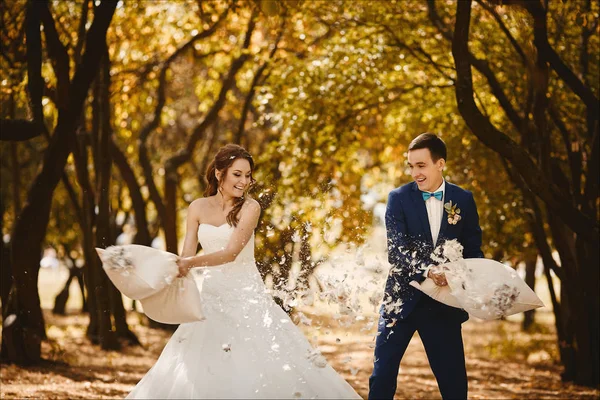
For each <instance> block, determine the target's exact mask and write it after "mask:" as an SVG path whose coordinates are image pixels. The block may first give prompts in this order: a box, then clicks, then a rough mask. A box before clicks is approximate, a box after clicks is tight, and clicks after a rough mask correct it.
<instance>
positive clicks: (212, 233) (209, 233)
mask: <svg viewBox="0 0 600 400" xmlns="http://www.w3.org/2000/svg"><path fill="white" fill-rule="evenodd" d="M233 229H234V227H233V226H230V225H229V224H223V225H220V226H215V225H210V224H200V226H199V227H198V241H199V242H200V244H201V245H202V249H204V252H205V253H206V254H209V253H214V252H216V251H219V250H223V249H225V247H227V244H228V243H229V239H230V238H231V234H232V233H233ZM233 263H254V234H252V236H251V237H250V240H248V243H246V246H244V248H243V249H242V251H241V252H240V254H238V256H237V257H236V259H235V261H233V262H232V263H230V264H233ZM225 265H228V264H225Z"/></svg>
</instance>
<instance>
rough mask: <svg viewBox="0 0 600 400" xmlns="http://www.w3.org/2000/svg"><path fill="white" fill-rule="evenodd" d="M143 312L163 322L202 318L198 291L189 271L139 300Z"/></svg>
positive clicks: (173, 322)
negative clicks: (156, 291) (158, 290)
mask: <svg viewBox="0 0 600 400" xmlns="http://www.w3.org/2000/svg"><path fill="white" fill-rule="evenodd" d="M140 302H141V303H142V307H143V308H144V314H146V315H147V316H148V317H150V318H152V319H153V320H155V321H157V322H162V323H164V324H183V323H186V322H195V321H201V320H203V319H204V315H203V313H202V305H201V300H200V292H199V291H198V286H197V284H196V281H195V280H194V278H193V275H192V274H191V273H189V274H187V275H186V276H185V277H183V278H175V281H174V282H173V283H171V284H170V285H169V286H167V287H166V288H164V289H163V290H161V291H160V292H158V293H156V294H154V295H152V296H149V297H146V298H143V299H142V300H140Z"/></svg>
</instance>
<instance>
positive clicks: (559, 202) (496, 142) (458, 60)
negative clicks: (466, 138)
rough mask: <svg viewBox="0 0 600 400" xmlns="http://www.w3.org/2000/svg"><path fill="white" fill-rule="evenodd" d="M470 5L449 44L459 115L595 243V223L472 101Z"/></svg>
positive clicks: (462, 6)
mask: <svg viewBox="0 0 600 400" xmlns="http://www.w3.org/2000/svg"><path fill="white" fill-rule="evenodd" d="M471 3H472V0H465V1H460V2H458V3H457V13H456V22H455V29H454V37H453V41H452V54H453V56H454V61H455V65H456V71H457V85H456V100H457V104H458V109H459V111H460V113H461V115H462V116H463V118H464V120H465V122H466V124H467V126H469V128H470V129H471V131H472V132H473V133H474V134H475V136H477V137H478V138H479V139H480V140H481V141H482V142H483V143H484V144H485V145H486V146H488V147H490V148H491V149H493V150H494V151H496V152H497V153H498V154H500V156H501V157H504V158H506V159H507V160H509V161H510V162H511V163H512V164H513V165H515V166H517V167H518V170H519V172H520V174H521V176H522V177H523V179H524V180H525V182H527V185H528V187H529V188H530V189H531V190H532V191H534V192H535V193H536V195H537V196H538V197H540V199H542V200H543V201H544V203H546V204H547V205H548V207H549V209H550V210H551V211H552V212H555V213H556V215H558V216H560V218H561V219H562V220H563V221H564V223H565V224H567V225H568V226H569V227H570V228H571V229H572V230H573V231H574V232H576V233H578V234H581V235H583V236H584V237H588V238H590V240H596V241H597V240H598V224H597V223H596V222H595V219H594V218H593V217H591V216H588V215H586V214H584V213H583V212H581V211H580V210H578V209H577V208H576V207H574V206H573V204H572V202H571V201H570V199H569V198H568V197H567V196H565V195H564V193H563V191H561V190H560V189H559V188H558V187H556V185H555V184H554V183H553V182H552V181H549V180H548V178H547V176H546V175H545V174H544V173H543V172H542V171H540V170H539V168H538V167H537V166H536V165H535V163H534V162H533V161H532V160H531V158H530V157H529V155H528V154H527V152H526V151H525V150H524V149H523V148H521V147H520V146H519V145H518V144H517V143H515V142H514V141H513V140H512V139H511V138H510V137H508V136H507V135H505V134H504V133H502V132H500V131H499V130H498V129H496V128H495V127H494V126H493V125H492V123H491V122H490V121H489V120H488V119H487V118H485V116H484V115H482V114H481V112H480V111H479V109H478V108H477V105H476V104H475V101H474V100H473V76H472V72H471V63H470V57H469V48H468V40H469V28H470V22H471V21H470V20H471Z"/></svg>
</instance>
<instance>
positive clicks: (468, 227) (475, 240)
mask: <svg viewBox="0 0 600 400" xmlns="http://www.w3.org/2000/svg"><path fill="white" fill-rule="evenodd" d="M467 197H468V198H467V201H468V208H467V209H468V210H469V212H467V213H465V219H464V221H463V223H464V224H465V225H464V227H463V231H462V240H461V242H462V245H463V257H464V258H483V252H482V251H481V227H480V226H479V214H478V213H477V205H476V204H475V199H474V198H473V193H471V192H467Z"/></svg>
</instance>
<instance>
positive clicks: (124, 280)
mask: <svg viewBox="0 0 600 400" xmlns="http://www.w3.org/2000/svg"><path fill="white" fill-rule="evenodd" d="M96 251H97V252H98V256H99V257H100V259H101V260H102V267H103V268H104V271H106V275H108V277H109V278H110V280H111V281H112V283H114V285H115V286H116V287H117V289H119V291H120V292H121V293H123V294H124V295H125V296H127V297H129V298H131V299H134V300H141V299H143V298H146V297H148V296H151V295H153V294H155V293H157V292H158V291H160V290H161V289H163V288H165V287H167V286H168V285H169V284H170V283H171V282H172V281H173V280H174V279H175V277H177V274H178V273H179V269H178V267H177V263H176V261H177V256H176V255H175V254H172V253H167V252H166V251H162V250H158V249H154V248H152V247H148V246H141V245H137V244H127V245H123V246H110V247H108V248H107V249H106V250H103V249H99V248H96Z"/></svg>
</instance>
